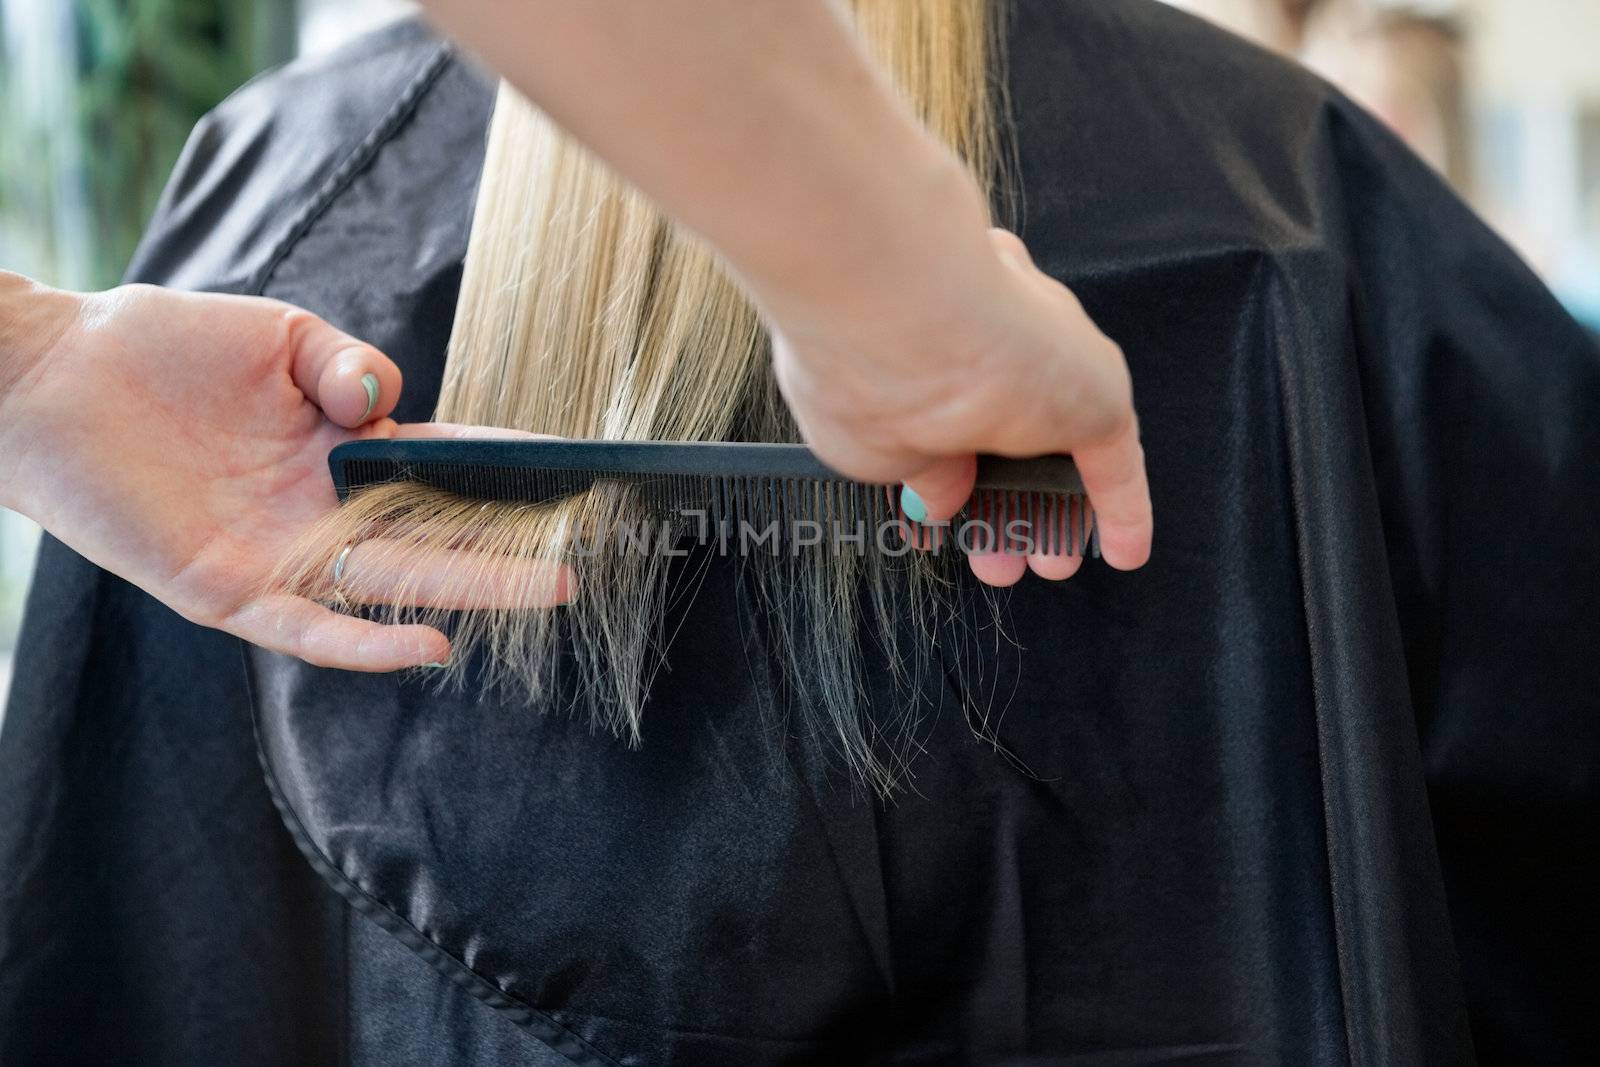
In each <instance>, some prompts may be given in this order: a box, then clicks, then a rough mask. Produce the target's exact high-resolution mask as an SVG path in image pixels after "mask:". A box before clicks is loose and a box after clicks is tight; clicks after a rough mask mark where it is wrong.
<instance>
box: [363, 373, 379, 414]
mask: <svg viewBox="0 0 1600 1067" xmlns="http://www.w3.org/2000/svg"><path fill="white" fill-rule="evenodd" d="M361 388H363V389H365V390H366V391H367V410H366V411H363V412H362V413H361V421H362V422H366V421H367V416H368V415H371V414H372V409H373V408H375V407H377V406H378V376H377V375H376V374H373V373H371V372H368V373H366V374H363V375H362V376H361Z"/></svg>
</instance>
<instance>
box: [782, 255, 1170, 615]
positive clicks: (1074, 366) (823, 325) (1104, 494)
mask: <svg viewBox="0 0 1600 1067" xmlns="http://www.w3.org/2000/svg"><path fill="white" fill-rule="evenodd" d="M925 273H926V272H925ZM932 273H933V279H932V282H931V285H929V287H928V288H924V289H922V290H921V293H922V294H923V295H921V296H920V297H919V296H918V295H917V294H918V286H917V285H915V284H912V285H909V286H908V288H909V292H910V294H911V299H910V300H900V301H898V303H897V302H896V301H894V300H886V301H879V302H876V303H873V304H867V305H862V306H859V307H857V308H854V309H846V310H845V312H844V313H842V314H838V313H836V314H833V315H829V316H821V315H819V316H815V317H814V318H812V319H811V320H810V321H807V319H806V315H805V314H804V313H803V312H802V313H799V314H794V313H791V314H790V315H789V317H788V320H787V321H786V319H785V316H784V314H783V312H782V311H781V310H780V311H778V312H777V313H772V312H771V310H770V309H769V318H770V319H772V320H773V333H774V360H775V362H776V367H777V373H778V381H779V384H780V385H781V386H782V388H783V392H784V396H785V397H786V398H787V399H788V402H789V406H790V408H791V409H792V410H793V411H794V414H795V417H796V418H797V419H798V420H799V423H800V428H801V430H802V432H803V433H804V434H805V438H806V440H807V441H808V442H810V444H811V446H812V448H813V449H815V450H816V452H817V453H818V455H819V456H820V457H821V458H822V459H823V460H824V461H825V462H827V463H828V464H829V465H830V466H833V467H835V468H836V469H838V470H839V471H841V472H843V473H845V474H849V475H851V476H853V477H857V478H862V479H865V480H870V481H884V482H894V481H903V482H905V483H906V485H907V486H908V487H909V488H910V489H912V490H913V492H914V493H915V495H916V497H920V499H921V501H922V502H923V503H924V504H925V506H926V508H927V517H928V519H929V520H945V519H949V518H950V517H952V516H953V515H955V514H956V512H957V511H959V510H960V508H961V506H962V505H963V504H964V503H965V502H966V500H967V498H968V497H969V496H970V495H971V493H972V489H973V481H974V478H975V474H976V465H975V459H974V457H975V455H976V454H977V453H980V452H984V453H993V454H998V455H1006V456H1039V455H1048V454H1053V453H1068V452H1070V453H1071V454H1072V456H1073V459H1074V460H1075V461H1076V462H1077V465H1078V469H1079V470H1080V472H1081V473H1082V475H1083V481H1084V484H1085V486H1086V487H1087V489H1088V491H1089V497H1090V501H1091V503H1092V504H1093V506H1094V510H1095V516H1096V522H1097V523H1098V528H1099V534H1100V546H1101V553H1102V555H1103V556H1104V558H1105V560H1106V561H1107V562H1108V563H1110V564H1111V565H1112V566H1114V567H1118V568H1121V569H1124V570H1128V569H1132V568H1135V567H1139V566H1141V565H1143V564H1144V562H1145V561H1146V560H1147V559H1149V556H1150V538H1151V526H1152V522H1151V513H1150V490H1149V486H1148V484H1147V483H1146V480H1145V466H1144V451H1143V449H1142V448H1141V447H1140V445H1139V424H1138V420H1137V419H1136V418H1135V416H1134V411H1133V395H1132V387H1131V384H1130V381H1129V377H1128V367H1127V363H1126V362H1125V361H1124V360H1123V357H1122V350H1121V349H1120V348H1118V347H1117V345H1116V344H1115V343H1114V342H1112V341H1111V340H1110V339H1109V338H1107V337H1106V336H1105V335H1104V334H1103V333H1101V332H1100V330H1099V329H1098V328H1096V326H1095V324H1094V323H1093V322H1091V321H1090V319H1089V316H1088V315H1087V314H1086V313H1085V312H1084V310H1083V306H1082V305H1081V304H1080V303H1079V302H1078V300H1077V298H1076V297H1074V296H1073V295H1072V293H1071V292H1070V291H1069V290H1068V289H1067V288H1066V287H1065V286H1063V285H1062V284H1061V283H1059V282H1057V281H1055V280H1054V279H1053V278H1050V277H1049V276H1047V275H1045V274H1044V273H1042V272H1041V271H1039V270H1038V269H1037V268H1036V267H1035V266H1034V265H1033V262H1032V260H1031V259H1030V258H1029V256H1028V252H1027V250H1026V249H1025V248H1024V247H1023V244H1022V242H1021V240H1019V239H1018V238H1017V237H1016V236H1015V235H1013V234H1010V233H1007V232H1006V231H1004V230H991V231H989V234H988V241H987V246H986V247H985V248H983V249H981V250H978V249H973V250H971V252H970V254H969V255H967V256H964V257H962V256H953V257H949V258H947V259H946V261H945V264H944V265H943V266H942V267H939V268H936V269H935V270H934V271H933V272H932ZM777 307H779V308H782V307H783V305H782V303H781V301H780V302H777ZM913 506H914V503H913ZM907 510H908V511H910V510H912V508H911V507H908V509H907ZM913 517H914V516H913ZM1079 562H1080V560H1079V559H1078V558H1076V557H1067V556H1051V555H1043V554H1039V555H1033V556H1029V557H1027V558H1026V560H1024V558H1023V557H1020V556H1000V555H983V556H978V555H975V556H973V557H972V566H973V570H974V571H975V572H976V573H977V575H978V577H979V578H981V579H983V580H984V581H987V582H990V583H991V584H995V585H1009V584H1011V583H1013V582H1015V581H1017V580H1018V579H1019V578H1021V577H1022V575H1023V574H1024V573H1025V571H1026V570H1027V569H1028V568H1032V569H1033V570H1034V571H1035V572H1036V573H1038V574H1040V575H1043V576H1044V577H1047V578H1058V579H1059V578H1065V577H1068V576H1069V575H1071V574H1072V573H1073V572H1074V571H1076V570H1077V567H1078V564H1079Z"/></svg>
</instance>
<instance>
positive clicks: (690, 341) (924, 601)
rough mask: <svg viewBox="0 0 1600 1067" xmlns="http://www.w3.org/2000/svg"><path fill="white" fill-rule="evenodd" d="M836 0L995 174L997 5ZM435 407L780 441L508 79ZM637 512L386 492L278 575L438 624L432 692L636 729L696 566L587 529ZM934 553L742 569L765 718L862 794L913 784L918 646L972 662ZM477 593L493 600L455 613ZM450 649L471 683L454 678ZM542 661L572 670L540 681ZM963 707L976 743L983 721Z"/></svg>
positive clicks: (1000, 105) (600, 497) (680, 248)
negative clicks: (446, 660) (438, 684)
mask: <svg viewBox="0 0 1600 1067" xmlns="http://www.w3.org/2000/svg"><path fill="white" fill-rule="evenodd" d="M851 6H852V8H853V11H854V15H855V19H856V22H857V25H858V27H859V30H860V33H861V35H862V37H863V39H864V41H865V43H866V45H867V46H868V48H869V49H870V50H871V51H872V52H873V53H874V54H875V55H876V56H877V57H878V58H879V59H880V61H881V62H882V64H883V65H884V67H885V68H886V69H887V70H888V71H889V73H890V74H891V75H892V77H893V79H894V80H895V82H896V84H897V85H898V86H899V88H900V90H901V92H902V93H903V95H904V96H905V98H906V99H907V100H908V101H909V102H910V103H911V104H912V106H913V107H914V108H915V109H916V111H917V112H918V113H919V114H920V115H921V117H922V118H923V120H924V122H925V123H926V124H927V125H928V127H929V128H930V129H931V130H933V131H934V132H935V133H936V134H937V135H939V136H940V137H942V138H943V139H944V140H945V141H946V143H948V144H949V145H951V147H952V148H954V149H955V150H956V151H957V152H958V153H959V154H960V155H961V156H962V158H964V159H965V160H966V161H967V162H968V164H969V166H970V167H971V169H972V170H973V172H974V173H975V174H976V175H977V176H978V178H979V179H980V181H982V182H983V183H984V184H985V186H986V187H988V188H991V189H996V188H998V189H1002V190H1003V189H1006V188H1008V185H1007V183H1006V182H1005V181H1004V180H1003V178H1002V175H1003V172H1004V171H1006V169H1007V168H1006V167H1005V166H1003V165H1002V164H1003V163H1004V160H1003V159H1002V153H1001V151H1000V145H1001V144H1002V138H1001V137H1000V135H999V129H1000V122H999V117H1000V116H1003V114H1004V112H1005V103H1004V90H1003V85H1004V79H1003V76H1002V74H1001V72H1000V58H1001V49H1000V47H999V40H1000V27H999V18H998V7H999V4H998V3H993V4H992V3H991V2H989V0H855V2H854V3H853V4H852V5H851ZM996 199H998V200H999V201H1000V202H1001V203H1002V205H1004V204H1005V203H1006V200H1005V197H1004V196H1000V197H998V198H996ZM435 418H436V419H437V420H440V421H444V422H454V423H464V424H479V425H485V426H494V427H505V428H508V429H514V430H523V431H532V432H537V433H544V434H554V435H558V436H567V437H581V438H601V439H617V440H681V441H794V440H797V439H798V438H797V434H796V431H795V428H794V426H793V424H792V422H791V420H790V419H789V416H788V413H787V411H786V409H785V408H784V405H783V404H782V402H781V400H780V399H779V398H778V396H777V391H776V387H775V385H774V384H773V381H772V374H771V369H770V358H769V342H768V339H767V337H766V335H765V331H764V330H763V328H762V325H761V321H760V319H759V317H758V316H757V314H756V312H755V310H754V309H753V308H752V307H751V306H750V304H749V302H748V301H746V300H745V298H744V297H743V296H742V295H741V293H740V291H739V289H738V288H737V287H736V286H735V284H734V283H733V281H732V280H731V279H730V278H729V277H728V275H727V273H726V272H725V271H724V269H723V268H722V266H721V264H720V263H719V261H718V259H717V257H716V256H715V254H714V253H712V252H711V250H710V249H709V248H707V247H706V246H705V245H703V244H702V243H701V242H700V241H698V240H697V239H696V238H695V237H694V236H693V235H692V234H689V233H686V232H684V231H682V230H680V229H679V228H678V227H676V226H675V225H674V224H673V223H672V222H671V221H670V220H669V219H667V218H666V217H664V216H663V215H662V213H661V212H660V211H658V210H657V209H656V208H655V207H654V206H653V205H652V204H651V203H650V202H649V201H647V200H646V199H645V198H644V197H643V196H642V195H641V194H639V193H638V192H637V191H636V190H634V189H633V188H632V187H631V186H629V185H627V184H626V183H624V182H623V181H621V180H620V179H619V178H617V177H616V176H615V175H614V174H613V173H612V172H611V171H609V170H608V169H607V168H606V167H605V166H604V165H603V164H602V163H601V162H600V161H598V160H597V159H596V158H595V157H593V156H592V155H591V154H590V153H588V152H587V151H586V150H585V149H584V148H582V147H581V146H580V145H578V144H577V143H575V142H573V141H572V140H570V139H568V138H567V137H566V136H565V135H564V134H563V133H562V132H561V131H560V130H559V129H558V128H557V127H556V126H555V125H554V123H552V122H551V121H550V120H549V119H548V118H546V117H545V116H544V115H543V114H542V113H541V112H539V111H538V110H537V109H535V108H534V107H533V106H532V105H530V104H529V103H528V102H527V101H526V100H525V99H524V98H523V97H521V96H520V94H518V93H517V92H516V91H515V90H513V89H511V88H510V87H508V86H506V85H504V84H502V86H501V87H500V91H499V95H498V98H497V101H496V104H495V112H494V118H493V121H492V124H491V126H490V134H489V144H488V150H487V155H486V159H485V164H484V171H483V177H482V179H481V184H480V187H479V192H478V200H477V206H476V210H475V214H474V217H473V223H472V234H471V242H470V246H469V249H468V253H467V259H466V266H465V273H464V276H463V281H462V288H461V295H460V299H459V302H458V304H457V309H456V320H455V325H454V329H453V332H452V336H451V339H450V345H449V350H448V357H447V362H446V366H445V373H444V381H443V386H442V390H441V394H440V398H439V404H438V409H437V411H436V412H435ZM646 518H647V517H646V516H644V515H643V514H642V513H641V508H640V506H639V504H638V502H637V500H636V499H635V498H634V496H633V494H632V493H631V491H630V490H629V489H628V488H627V487H625V486H621V485H615V484H605V483H602V484H599V485H597V486H596V487H595V488H594V489H592V490H589V491H588V492H585V493H583V494H580V495H578V496H576V497H572V498H569V499H567V500H564V501H562V502H560V503H557V504H541V505H530V504H517V503H502V502H483V501H476V500H466V499H463V498H460V497H455V496H452V495H450V494H447V493H443V492H440V491H437V490H433V489H430V488H427V487H423V486H417V485H398V484H397V485H388V486H382V487H378V488H374V489H370V490H367V491H364V492H360V493H358V494H355V495H353V496H352V497H351V499H350V500H349V501H347V502H346V503H345V504H344V505H343V506H342V507H340V508H339V509H338V510H337V511H335V512H334V513H332V514H331V515H330V516H328V517H327V518H326V519H325V520H324V521H323V522H321V523H320V524H319V525H318V526H317V527H316V528H315V529H314V530H312V531H311V532H310V533H309V534H308V535H307V536H306V537H305V538H304V539H303V540H302V541H301V542H300V544H299V545H297V546H296V548H295V549H294V550H293V551H292V552H291V553H290V554H289V556H288V558H286V559H285V561H284V562H283V564H282V565H281V566H280V567H279V569H278V573H277V575H276V576H275V578H274V584H275V585H276V586H278V587H281V588H283V589H285V590H286V591H289V592H292V593H297V594H299V595H305V596H310V597H313V598H314V599H317V600H319V601H321V602H323V603H327V604H331V605H335V606H341V607H348V608H349V610H351V611H361V612H368V613H376V614H378V615H380V616H382V617H385V618H387V619H391V620H393V621H407V622H421V623H426V624H429V625H434V626H437V627H439V628H441V629H443V630H444V631H445V632H446V633H447V634H449V635H450V637H451V640H452V644H453V646H454V648H455V650H456V653H455V655H454V657H453V659H452V663H451V671H450V672H448V673H447V674H446V676H445V677H446V680H447V681H453V682H454V683H455V684H473V685H479V686H484V687H509V688H510V690H511V691H514V692H522V693H525V694H527V696H528V697H529V699H530V700H531V701H533V702H536V703H545V702H548V701H550V700H552V699H554V698H555V696H556V694H557V693H558V692H559V693H562V694H567V699H570V700H571V701H572V702H573V703H575V705H576V707H574V708H573V710H575V711H578V712H579V713H586V714H588V715H589V716H591V717H592V720H593V721H594V722H596V723H597V724H600V725H604V726H605V727H606V728H607V729H609V730H612V731H614V732H615V733H617V734H618V735H619V736H621V737H623V738H626V739H627V740H629V741H630V742H635V743H636V742H638V740H639V739H640V722H641V716H642V714H643V710H644V705H645V702H646V699H647V695H648V692H649V686H650V682H651V679H652V677H653V675H654V673H655V672H656V670H657V669H658V668H659V667H660V665H661V663H662V660H663V656H664V655H665V652H666V645H667V643H668V641H669V640H670V634H667V633H666V632H665V623H664V620H665V619H666V617H667V609H668V604H669V600H670V598H671V597H672V596H673V595H675V590H674V588H673V581H674V576H675V575H677V576H678V577H679V578H681V579H682V580H684V581H689V582H692V581H693V580H694V579H695V576H694V575H692V574H691V575H687V576H685V575H684V574H683V571H684V570H685V569H686V568H683V567H681V566H678V567H675V566H674V559H673V558H672V557H670V556H667V555H665V554H664V553H661V552H639V551H633V550H630V547H629V546H628V545H627V544H626V543H625V539H622V538H614V537H606V536H598V537H597V536H596V535H597V534H602V535H603V534H604V533H605V532H607V531H614V530H617V529H618V528H620V527H623V526H626V525H628V524H634V525H635V526H640V525H644V524H645V521H646ZM580 543H582V544H583V545H584V546H585V547H584V550H583V551H582V552H579V551H576V550H575V549H576V548H577V547H578V546H579V544H580ZM352 545H353V546H354V547H350V546H352ZM347 548H349V551H348V555H347V557H346V559H345V566H344V567H343V568H342V570H343V575H342V580H341V581H340V582H338V583H335V582H334V581H333V565H334V563H335V561H336V560H337V558H338V557H339V556H340V554H341V553H344V552H345V551H346V549H347ZM441 560H444V561H446V562H445V563H443V564H442V565H441V563H440V561H441ZM421 561H427V562H428V564H429V565H427V566H421V565H419V563H420V562H421ZM947 565H948V562H947V560H942V559H940V558H937V557H932V556H928V555H924V554H921V553H911V554H909V555H899V554H896V555H893V556H891V555H888V554H884V553H878V552H873V551H868V552H866V553H865V554H863V555H861V556H857V555H856V554H854V553H850V552H842V553H841V552H830V551H827V550H826V549H821V548H818V549H813V550H810V551H806V552H802V553H799V554H789V553H782V554H778V555H759V554H757V555H752V556H749V557H746V558H745V559H744V560H743V562H742V564H741V570H742V574H743V576H744V578H745V580H746V584H747V587H748V588H750V589H751V590H753V596H752V597H751V598H750V599H751V600H752V602H753V603H754V604H755V605H756V616H757V617H756V618H755V619H754V620H752V621H753V622H755V623H757V624H758V626H759V628H760V629H761V631H762V634H763V644H764V646H765V647H764V651H763V652H762V653H761V656H762V657H763V658H765V659H766V660H767V661H768V662H771V663H774V664H776V665H778V666H779V667H780V670H779V672H778V673H779V674H780V675H781V679H780V689H781V690H782V692H780V693H779V694H776V695H775V696H774V698H773V706H774V709H775V710H776V709H778V708H779V707H780V706H781V707H783V708H785V709H787V710H786V711H785V712H784V714H785V715H786V716H787V718H788V723H789V726H790V727H791V728H799V730H800V732H801V733H802V734H804V735H806V736H809V737H812V738H813V739H815V740H817V741H820V742H821V743H823V744H824V745H826V746H828V747H830V748H832V749H833V750H834V751H835V752H836V753H837V755H838V756H839V758H840V760H841V762H842V763H843V764H844V765H845V766H847V767H848V768H849V770H850V771H851V772H852V773H853V774H855V775H856V776H858V778H859V780H861V781H862V782H865V783H866V784H868V785H869V786H870V787H872V788H873V789H875V790H877V791H879V792H880V793H885V794H887V793H888V792H890V791H891V790H893V789H894V788H895V787H896V786H897V785H898V784H901V783H902V782H903V780H904V778H905V776H906V772H907V767H908V761H909V759H910V758H911V756H912V754H913V752H914V750H915V747H916V729H915V727H916V723H917V721H918V719H919V716H920V715H921V714H922V713H923V711H924V710H925V706H926V700H927V698H926V697H925V696H924V695H923V693H924V691H925V690H929V691H932V692H935V693H937V692H942V691H944V690H945V689H946V686H945V685H944V680H943V678H942V676H941V677H938V678H930V677H928V676H929V675H930V673H932V674H938V672H937V671H930V667H931V666H932V664H933V662H934V646H935V642H936V641H940V642H942V643H943V644H944V645H945V646H946V649H947V656H948V655H950V652H949V649H950V648H951V646H952V644H954V645H959V646H961V649H964V650H965V651H961V650H959V649H958V650H957V651H956V652H955V653H954V655H955V658H957V659H959V660H962V661H966V660H968V659H971V658H972V657H971V655H970V653H971V651H972V642H973V639H974V635H973V633H972V632H971V631H964V630H962V628H961V625H962V624H961V623H959V622H958V619H959V617H960V615H961V612H960V610H959V609H960V605H959V604H958V603H957V598H958V595H959V594H958V592H957V591H958V590H959V589H960V588H961V587H960V586H959V585H958V584H957V583H955V582H954V581H953V580H952V575H951V573H950V572H948V571H946V570H945V567H946V566H947ZM441 576H443V577H441ZM462 589H466V590H468V595H466V596H462V595H461V591H462ZM490 589H492V590H494V591H495V597H494V598H493V599H494V602H495V605H496V606H494V607H488V608H474V609H472V610H464V611H463V610H457V609H458V607H459V605H460V603H463V602H469V601H470V602H477V600H476V598H479V597H481V595H482V594H483V593H484V592H485V591H487V590H490ZM560 601H566V603H565V604H563V606H560V607H555V608H551V607H547V606H545V605H549V604H551V603H556V602H560ZM864 646H867V647H874V648H875V649H876V651H877V652H878V653H879V654H881V655H883V656H884V657H885V658H886V659H887V662H888V663H889V664H890V667H891V675H892V677H893V684H894V688H895V690H896V692H897V699H896V706H894V707H885V706H884V705H883V703H882V702H881V701H878V702H876V703H875V704H874V705H873V706H872V707H870V708H869V707H868V706H867V704H868V698H867V696H866V688H865V684H864V678H863V669H862V655H863V653H862V650H863V647H864ZM474 653H477V654H474ZM469 661H471V662H473V663H476V664H478V665H479V666H478V670H479V671H481V672H482V673H481V674H474V675H473V676H472V677H471V678H470V679H469V678H468V677H467V676H466V667H467V664H468V662H469ZM558 671H560V672H572V676H570V677H567V678H565V679H564V681H563V684H562V685H561V686H560V688H559V690H558V689H557V686H556V681H557V672H558ZM925 681H932V682H934V684H933V685H931V686H924V682H925ZM964 688H969V689H971V688H974V687H973V686H971V685H967V686H964ZM977 688H981V686H978V687H977ZM964 710H965V711H967V712H968V714H969V715H975V716H976V717H975V718H974V720H973V721H974V725H975V728H978V729H980V732H981V731H982V723H983V721H984V720H983V715H984V710H983V709H981V708H967V709H964Z"/></svg>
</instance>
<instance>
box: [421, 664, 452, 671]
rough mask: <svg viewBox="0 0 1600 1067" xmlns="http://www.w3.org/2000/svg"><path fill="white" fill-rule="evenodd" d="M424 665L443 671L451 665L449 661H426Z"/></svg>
mask: <svg viewBox="0 0 1600 1067" xmlns="http://www.w3.org/2000/svg"><path fill="white" fill-rule="evenodd" d="M423 666H424V667H431V668H433V669H434V670H436V671H442V670H444V669H445V668H447V667H449V666H450V664H448V663H424V664H423Z"/></svg>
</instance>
